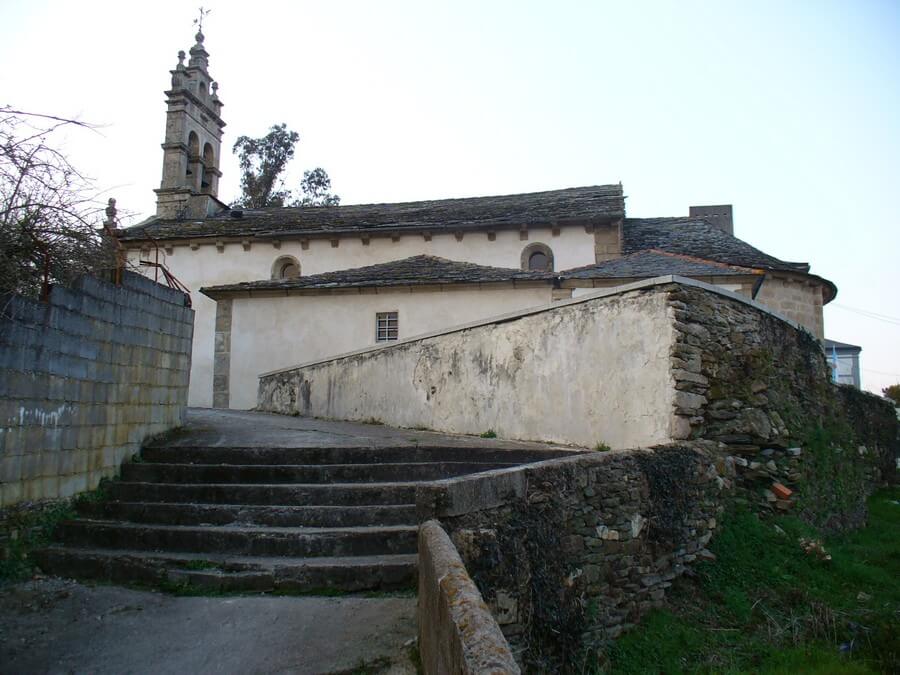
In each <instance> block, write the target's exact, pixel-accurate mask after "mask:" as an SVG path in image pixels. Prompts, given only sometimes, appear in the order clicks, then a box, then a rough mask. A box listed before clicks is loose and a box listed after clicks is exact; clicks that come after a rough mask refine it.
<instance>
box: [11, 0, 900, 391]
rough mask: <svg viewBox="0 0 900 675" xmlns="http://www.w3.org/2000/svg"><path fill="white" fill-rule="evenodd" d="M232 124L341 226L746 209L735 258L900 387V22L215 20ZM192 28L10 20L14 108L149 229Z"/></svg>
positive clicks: (703, 16)
mask: <svg viewBox="0 0 900 675" xmlns="http://www.w3.org/2000/svg"><path fill="white" fill-rule="evenodd" d="M205 1H206V2H208V3H209V4H207V5H206V6H207V7H209V8H211V9H212V12H211V13H210V14H209V15H208V17H207V18H206V20H205V23H204V33H205V35H206V42H205V44H206V47H207V50H208V51H209V53H210V73H211V75H212V77H213V78H214V79H215V80H217V81H218V82H219V85H220V88H219V96H220V98H221V99H222V101H223V102H224V103H225V107H224V110H223V118H224V119H225V121H226V122H227V126H226V128H225V138H224V140H223V155H222V164H221V169H222V171H223V172H224V176H223V177H222V180H221V183H220V190H219V192H220V194H219V196H220V198H222V199H224V200H226V201H229V200H230V199H232V198H234V197H236V196H237V194H238V178H239V176H238V168H237V162H236V159H235V157H234V156H233V155H232V154H231V152H230V150H231V146H232V145H233V143H234V139H235V138H236V137H237V136H240V135H249V136H261V135H264V134H265V132H266V131H267V129H268V128H269V127H270V126H271V125H272V124H276V123H281V122H284V123H286V124H287V125H288V127H289V128H291V129H294V130H296V131H298V132H299V133H300V137H301V138H300V143H299V145H298V146H297V154H296V157H295V160H294V162H293V164H292V165H291V168H290V170H289V173H288V176H287V183H288V187H291V186H296V184H297V183H298V182H299V178H300V176H301V175H302V172H303V170H304V169H311V168H313V167H316V166H322V167H323V168H325V169H326V170H327V171H328V173H329V175H330V176H331V179H332V184H333V189H334V191H335V192H336V193H337V194H339V195H340V196H341V198H342V202H343V203H345V204H354V203H371V202H393V201H408V200H418V199H436V198H443V197H467V196H478V195H490V194H507V193H516V192H531V191H538V190H550V189H557V188H565V187H574V186H581V185H597V184H605V183H616V182H619V181H621V182H622V183H623V185H624V189H625V194H626V195H627V201H626V210H627V214H628V215H629V216H632V217H649V216H676V215H686V214H687V212H688V207H689V206H690V205H692V204H723V203H730V204H733V205H734V214H735V234H736V235H737V236H739V237H740V238H742V239H744V240H745V241H748V242H749V243H751V244H753V245H754V246H756V247H758V248H760V249H762V250H764V251H766V252H767V253H770V254H772V255H775V256H777V257H779V258H782V259H784V260H791V261H805V262H809V263H811V265H812V272H813V273H815V274H818V275H820V276H824V277H826V278H828V279H830V280H832V281H833V282H834V283H835V284H837V286H838V289H839V292H838V296H837V299H836V300H835V301H834V302H832V303H831V304H830V305H828V306H827V307H826V309H825V332H826V336H827V337H830V338H832V339H835V340H839V341H842V342H849V343H852V344H857V345H860V346H862V348H863V351H862V354H861V367H862V379H863V387H864V388H865V389H869V390H870V391H875V392H880V390H881V388H882V387H885V386H887V385H889V384H893V383H896V382H900V348H898V346H900V260H898V258H900V215H898V213H900V212H898V199H900V2H896V1H895V0H847V1H846V2H830V1H828V0H815V1H813V0H809V1H804V0H792V1H791V2H785V1H784V0H781V1H780V2H767V1H765V0H754V1H753V2H751V1H750V0H745V1H744V2H730V1H728V0H715V1H713V0H708V1H692V0H680V1H675V0H672V1H666V0H658V1H650V0H646V1H643V0H632V1H630V2H621V1H615V2H613V1H605V0H594V1H589V0H581V1H575V0H554V2H538V1H531V0H516V1H504V0H479V1H470V0H447V1H443V0H417V1H410V2H401V1H399V0H379V1H378V2H372V1H363V0H360V1H350V0H327V1H325V0H323V1H312V0H296V1H295V2H290V3H288V2H271V1H269V0H256V1H255V2H252V3H247V2H226V1H223V0H205ZM196 16H197V4H195V3H190V2H174V1H171V0H156V1H155V2H153V3H127V2H94V1H91V0H82V1H80V2H77V3H73V2H59V1H51V0H0V64H2V66H3V67H2V69H0V104H6V105H11V106H13V107H15V108H18V109H23V110H28V111H32V112H40V113H48V114H53V115H59V116H67V117H76V118H78V119H80V120H82V121H85V122H89V123H92V124H95V125H98V127H99V128H98V130H97V131H96V132H91V131H79V132H75V133H70V134H69V135H68V136H67V137H66V138H65V139H62V142H63V143H64V147H65V149H66V151H67V152H68V153H69V156H70V159H71V160H72V162H73V163H74V164H75V165H76V166H78V167H79V168H80V169H81V170H82V171H83V172H84V173H86V174H88V175H90V176H91V177H92V178H94V179H95V181H96V184H97V186H98V188H99V189H100V190H101V191H102V193H103V197H104V199H105V198H106V197H107V196H113V197H115V198H116V199H117V202H118V206H119V208H120V210H121V211H123V212H126V213H127V216H126V221H125V223H126V224H131V223H134V222H138V221H139V220H141V219H143V218H144V217H147V216H149V215H152V213H153V212H154V209H155V195H154V193H153V192H152V190H153V188H156V187H158V186H159V180H160V175H161V170H162V150H161V149H160V147H159V144H160V143H161V142H162V139H163V128H164V123H165V103H164V102H165V97H164V95H163V91H164V90H166V89H167V88H168V85H169V79H170V75H169V70H170V69H171V68H173V67H174V66H175V64H176V63H177V53H178V50H180V49H183V50H185V51H187V50H188V49H189V48H190V47H191V45H192V44H193V36H194V33H195V32H196V28H195V26H194V25H193V20H194V18H196Z"/></svg>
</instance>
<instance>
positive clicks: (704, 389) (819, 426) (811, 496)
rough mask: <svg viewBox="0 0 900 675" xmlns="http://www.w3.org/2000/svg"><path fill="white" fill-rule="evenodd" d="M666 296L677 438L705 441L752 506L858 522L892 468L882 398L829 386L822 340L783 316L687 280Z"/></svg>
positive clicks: (893, 426) (836, 526)
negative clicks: (869, 498)
mask: <svg viewBox="0 0 900 675" xmlns="http://www.w3.org/2000/svg"><path fill="white" fill-rule="evenodd" d="M668 297H669V306H670V307H671V309H672V314H673V316H674V319H675V323H674V327H675V336H676V337H675V343H674V345H673V347H672V373H673V375H674V378H675V381H676V385H675V386H676V389H677V390H678V392H677V394H676V398H675V410H674V419H675V420H676V421H675V423H674V424H673V429H674V430H675V435H676V437H677V438H681V439H694V440H700V439H702V440H706V441H712V442H714V443H715V444H716V445H715V447H716V449H717V452H718V454H719V456H720V457H719V470H720V472H721V473H722V475H723V477H724V478H725V479H726V480H728V481H729V482H731V483H733V484H734V487H735V488H736V489H737V490H738V492H739V494H740V497H739V498H740V499H743V500H747V501H748V502H750V503H751V504H752V505H753V506H754V508H756V509H757V510H763V511H766V510H789V509H796V510H798V512H799V515H801V516H802V517H804V518H805V519H807V520H808V521H810V522H812V523H814V524H815V525H817V526H819V527H823V528H825V529H827V530H840V529H846V528H852V527H857V526H859V525H861V524H863V523H864V522H865V518H866V510H865V500H866V497H867V496H868V495H869V494H870V492H871V490H872V489H873V488H874V486H875V485H877V484H879V483H880V482H884V481H889V480H892V479H893V476H894V472H895V469H894V467H895V465H896V458H897V456H898V441H897V439H898V431H900V427H898V423H897V420H896V417H895V416H894V415H893V409H892V407H891V406H890V405H889V404H887V403H886V402H884V401H883V400H882V399H880V398H878V397H877V396H873V395H871V394H866V393H865V392H860V391H859V390H857V389H854V388H852V387H846V386H838V385H834V384H833V383H832V382H831V371H830V369H829V367H828V364H827V361H826V358H825V355H824V353H823V351H822V346H821V343H820V342H818V340H816V339H815V338H814V337H813V336H812V334H810V333H809V332H808V331H806V330H802V329H798V328H797V327H796V325H794V324H791V323H789V322H788V321H785V320H783V319H781V318H779V317H777V316H775V315H773V314H770V313H768V312H763V311H760V310H759V309H758V308H756V307H754V306H753V305H750V304H745V303H740V302H734V301H733V300H732V299H730V298H728V297H726V296H722V295H719V294H713V293H707V292H705V291H703V290H702V289H700V288H696V287H691V286H672V287H670V288H669V289H668Z"/></svg>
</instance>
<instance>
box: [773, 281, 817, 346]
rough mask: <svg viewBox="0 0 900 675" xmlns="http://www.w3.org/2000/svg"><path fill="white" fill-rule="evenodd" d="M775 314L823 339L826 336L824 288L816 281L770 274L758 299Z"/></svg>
mask: <svg viewBox="0 0 900 675" xmlns="http://www.w3.org/2000/svg"><path fill="white" fill-rule="evenodd" d="M756 299H757V301H759V302H760V303H762V304H763V305H765V306H766V307H769V308H770V309H771V310H772V311H774V312H777V313H779V314H782V315H784V316H786V317H788V318H789V319H791V320H792V321H796V322H797V323H799V324H800V325H801V326H805V327H806V328H807V329H808V330H809V331H810V332H811V333H812V334H813V335H815V336H816V337H817V338H819V339H820V340H822V339H824V337H825V319H824V316H823V313H822V285H821V284H820V283H818V282H816V281H814V280H812V279H804V278H799V277H788V276H772V274H768V275H767V276H766V280H765V281H764V282H763V285H762V286H761V287H760V289H759V293H758V294H757V296H756Z"/></svg>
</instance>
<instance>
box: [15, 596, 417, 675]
mask: <svg viewBox="0 0 900 675" xmlns="http://www.w3.org/2000/svg"><path fill="white" fill-rule="evenodd" d="M415 602H416V601H415V598H409V597H385V598H364V597H340V598H320V597H297V598H294V597H265V596H260V597H252V596H251V597H248V596H245V597H210V598H203V597H190V598H185V597H173V596H168V595H163V594H161V593H151V592H144V591H134V590H129V589H124V588H119V587H115V586H87V585H83V584H79V583H76V582H74V581H67V580H62V579H44V580H38V581H30V582H27V583H23V584H17V585H15V586H11V587H6V588H4V589H2V590H0V672H2V673H19V674H25V673H93V674H96V675H107V674H108V675H123V674H125V673H148V674H151V673H152V674H154V675H168V674H169V673H171V674H172V675H176V674H177V675H184V674H185V673H198V674H199V673H241V674H250V673H254V674H255V673H259V674H263V673H340V672H353V671H354V670H356V669H359V668H360V667H361V666H362V665H363V664H367V665H368V666H369V667H370V669H369V670H366V671H364V672H392V673H414V672H415V671H414V669H413V668H412V665H411V663H410V661H409V658H408V653H407V652H408V647H405V646H404V645H405V644H406V643H408V642H409V640H411V639H412V638H414V637H415V634H416V624H415Z"/></svg>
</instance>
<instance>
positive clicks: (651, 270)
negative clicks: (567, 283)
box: [559, 249, 761, 280]
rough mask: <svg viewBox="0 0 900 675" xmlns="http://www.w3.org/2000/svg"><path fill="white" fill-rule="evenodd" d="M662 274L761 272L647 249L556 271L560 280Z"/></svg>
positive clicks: (711, 274)
mask: <svg viewBox="0 0 900 675" xmlns="http://www.w3.org/2000/svg"><path fill="white" fill-rule="evenodd" d="M666 274H679V275H681V276H683V277H712V276H741V275H748V274H761V272H759V271H757V270H753V269H750V268H748V267H740V266H737V265H729V264H726V263H720V262H715V261H711V260H703V259H702V258H697V257H694V256H688V255H681V254H678V253H669V252H667V251H660V250H658V249H650V250H648V251H638V252H637V253H632V254H630V255H626V256H622V257H621V258H614V259H612V260H605V261H603V262H600V263H596V264H594V265H585V266H584V267H575V268H573V269H570V270H565V271H563V272H560V273H559V278H560V279H562V280H567V279H643V278H650V277H659V276H663V275H666Z"/></svg>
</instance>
